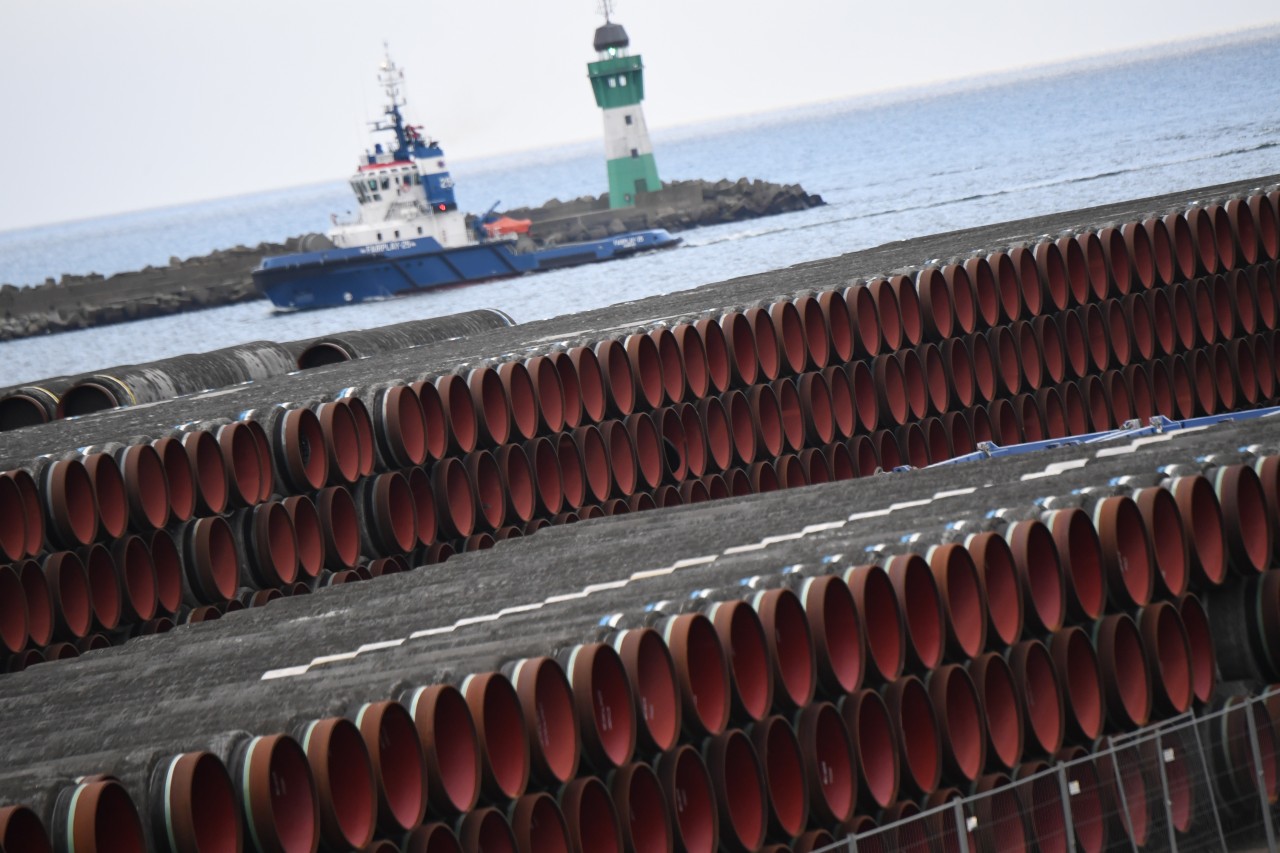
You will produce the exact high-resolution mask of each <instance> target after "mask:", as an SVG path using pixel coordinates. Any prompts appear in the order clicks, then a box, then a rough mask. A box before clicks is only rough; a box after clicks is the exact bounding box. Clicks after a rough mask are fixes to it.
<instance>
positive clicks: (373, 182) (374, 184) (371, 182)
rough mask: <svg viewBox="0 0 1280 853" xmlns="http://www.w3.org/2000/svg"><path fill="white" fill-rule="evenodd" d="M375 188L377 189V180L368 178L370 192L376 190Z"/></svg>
mask: <svg viewBox="0 0 1280 853" xmlns="http://www.w3.org/2000/svg"><path fill="white" fill-rule="evenodd" d="M377 188H378V181H377V179H376V178H370V179H369V189H371V190H376V189H377Z"/></svg>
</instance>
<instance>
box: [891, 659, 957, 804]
mask: <svg viewBox="0 0 1280 853" xmlns="http://www.w3.org/2000/svg"><path fill="white" fill-rule="evenodd" d="M881 696H882V697H883V699H884V702H885V707H886V708H888V710H889V717H890V719H892V720H893V722H894V739H895V741H896V743H897V747H898V752H899V762H900V765H901V767H902V768H903V773H902V779H901V781H902V783H903V787H904V788H906V789H908V790H911V791H913V792H915V793H917V794H920V795H927V794H929V793H930V792H932V791H933V790H934V789H936V788H937V787H938V784H939V782H940V781H941V779H942V736H941V732H940V730H939V728H938V719H937V717H936V716H935V714H934V711H933V704H932V702H931V701H930V699H929V691H928V689H927V688H926V687H925V686H924V682H922V681H921V680H920V679H919V678H917V677H916V676H914V675H907V676H903V677H902V678H899V679H898V680H896V681H893V682H891V683H889V684H887V685H886V686H885V687H884V688H883V689H882V690H881Z"/></svg>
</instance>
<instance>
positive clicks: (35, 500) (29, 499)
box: [0, 468, 45, 557]
mask: <svg viewBox="0 0 1280 853" xmlns="http://www.w3.org/2000/svg"><path fill="white" fill-rule="evenodd" d="M0 479H5V480H9V481H10V482H12V483H13V484H14V485H16V486H17V487H18V495H19V497H20V498H21V507H22V513H21V515H22V518H23V521H24V523H25V528H24V529H25V533H26V536H25V544H24V546H23V552H24V554H25V555H26V556H28V557H35V556H37V555H38V554H39V553H40V552H41V551H43V550H44V547H45V541H44V535H45V513H44V507H43V504H42V502H41V496H40V490H39V488H38V487H37V486H36V481H35V478H34V477H32V475H31V472H29V471H27V470H26V469H23V468H17V469H15V470H13V471H6V472H5V473H4V474H0ZM13 512H14V514H15V515H17V514H18V513H17V509H16V508H15V509H14V510H13Z"/></svg>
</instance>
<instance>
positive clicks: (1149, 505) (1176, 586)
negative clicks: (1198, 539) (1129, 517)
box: [1133, 486, 1191, 598]
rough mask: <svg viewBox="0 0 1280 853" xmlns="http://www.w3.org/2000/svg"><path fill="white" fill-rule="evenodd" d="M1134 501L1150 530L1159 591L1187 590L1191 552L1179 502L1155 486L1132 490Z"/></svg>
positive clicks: (1170, 593) (1174, 593)
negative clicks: (1179, 510) (1179, 509)
mask: <svg viewBox="0 0 1280 853" xmlns="http://www.w3.org/2000/svg"><path fill="white" fill-rule="evenodd" d="M1133 501H1134V503H1135V504H1136V505H1137V507H1138V512H1139V513H1140V514H1141V515H1142V521H1143V524H1145V525H1146V528H1147V531H1148V532H1149V533H1150V534H1151V546H1152V558H1153V559H1154V561H1155V568H1156V570H1157V573H1156V578H1157V580H1158V581H1159V584H1158V586H1159V588H1160V589H1159V591H1160V592H1161V593H1162V594H1166V595H1168V596H1170V597H1172V598H1178V597H1179V596H1181V595H1182V594H1183V593H1184V592H1186V591H1187V587H1188V584H1189V583H1190V579H1191V570H1190V554H1189V551H1188V548H1187V543H1186V538H1185V531H1184V529H1183V521H1182V516H1181V514H1180V513H1179V512H1178V503H1177V501H1176V500H1175V499H1174V497H1173V494H1172V493H1171V492H1170V491H1169V490H1167V489H1162V488H1159V487H1154V486H1153V487H1150V488H1146V489H1139V490H1138V491H1136V492H1134V493H1133Z"/></svg>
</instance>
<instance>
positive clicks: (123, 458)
mask: <svg viewBox="0 0 1280 853" xmlns="http://www.w3.org/2000/svg"><path fill="white" fill-rule="evenodd" d="M116 459H117V462H118V463H119V469H120V475H121V479H122V480H123V483H124V491H125V494H126V496H127V498H128V513H127V515H128V518H129V521H130V523H131V525H132V527H133V529H134V530H136V531H137V532H139V533H141V532H145V531H150V530H154V529H156V528H160V527H164V526H165V525H166V524H168V523H169V515H170V509H169V507H170V499H169V481H168V479H167V477H166V475H165V469H164V461H163V460H162V459H161V458H160V454H159V453H157V452H156V449H155V448H154V447H152V446H151V445H149V444H132V445H129V446H128V447H124V448H122V449H121V450H120V451H119V452H118V453H117V455H116ZM11 482H12V481H11ZM14 488H15V490H16V488H17V486H16V484H15V486H14ZM0 491H3V490H2V489H0ZM20 496H21V495H20V493H19V497H20ZM19 518H21V516H19ZM19 556H21V555H19ZM12 559H17V557H14V558H12Z"/></svg>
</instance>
